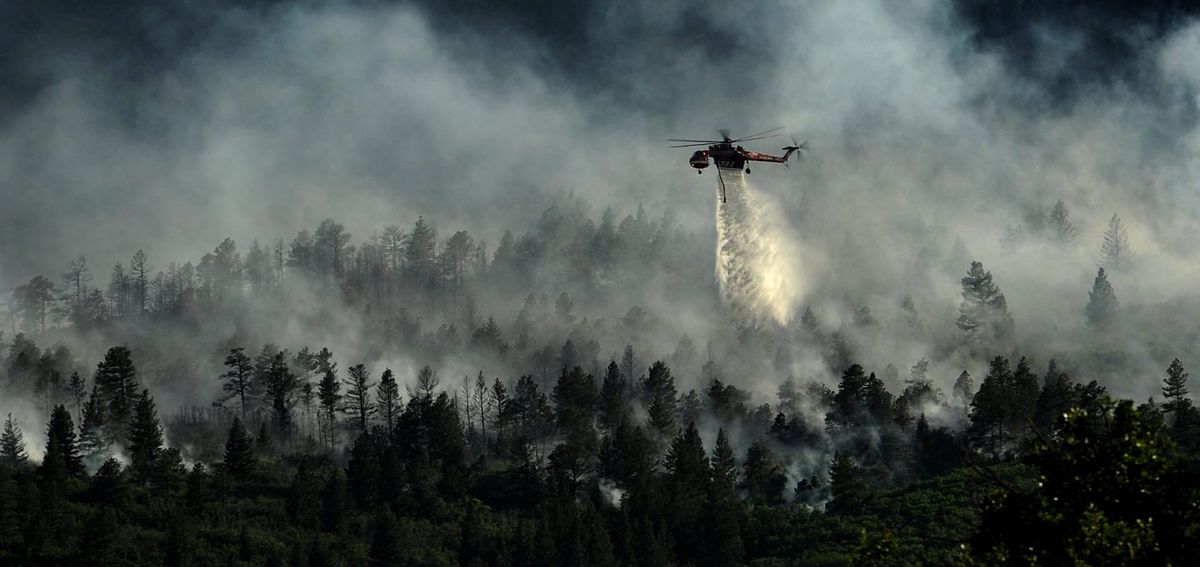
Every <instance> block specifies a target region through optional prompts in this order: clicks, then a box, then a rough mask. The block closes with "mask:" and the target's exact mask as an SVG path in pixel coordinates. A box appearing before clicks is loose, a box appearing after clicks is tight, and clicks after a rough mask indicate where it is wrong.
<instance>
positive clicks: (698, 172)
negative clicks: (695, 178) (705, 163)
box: [696, 169, 704, 175]
mask: <svg viewBox="0 0 1200 567" xmlns="http://www.w3.org/2000/svg"><path fill="white" fill-rule="evenodd" d="M701 173H704V172H703V171H700V170H699V169H697V170H696V175H700V174H701Z"/></svg>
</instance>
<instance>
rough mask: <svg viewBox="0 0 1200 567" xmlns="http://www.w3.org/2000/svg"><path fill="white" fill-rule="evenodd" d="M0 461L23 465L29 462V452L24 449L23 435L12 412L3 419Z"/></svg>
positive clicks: (0, 437) (18, 465)
mask: <svg viewBox="0 0 1200 567" xmlns="http://www.w3.org/2000/svg"><path fill="white" fill-rule="evenodd" d="M0 463H5V464H8V465H12V466H16V467H23V466H25V465H26V464H27V463H29V453H27V452H26V451H25V436H24V434H22V433H21V428H20V427H17V422H16V421H13V416H12V414H11V413H10V414H8V419H5V420H4V434H3V435H2V436H0Z"/></svg>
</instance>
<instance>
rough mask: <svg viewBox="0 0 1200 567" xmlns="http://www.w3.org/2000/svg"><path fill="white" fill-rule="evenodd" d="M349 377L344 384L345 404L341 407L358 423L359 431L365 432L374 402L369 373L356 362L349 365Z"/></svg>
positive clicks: (373, 409) (373, 408) (372, 413)
mask: <svg viewBox="0 0 1200 567" xmlns="http://www.w3.org/2000/svg"><path fill="white" fill-rule="evenodd" d="M349 374H350V377H349V378H348V379H346V380H345V381H344V382H345V384H346V397H345V399H346V405H345V406H344V407H343V408H342V409H343V411H345V412H346V413H347V414H349V415H351V416H352V417H353V418H354V420H355V421H356V422H357V423H358V431H359V433H366V432H367V426H368V424H369V423H370V418H371V416H372V415H374V414H375V404H374V403H372V402H371V387H372V386H374V384H371V383H370V382H369V379H370V374H368V373H367V367H366V366H363V365H362V364H356V365H354V366H351V367H350V372H349Z"/></svg>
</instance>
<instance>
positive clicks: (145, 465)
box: [129, 389, 163, 483]
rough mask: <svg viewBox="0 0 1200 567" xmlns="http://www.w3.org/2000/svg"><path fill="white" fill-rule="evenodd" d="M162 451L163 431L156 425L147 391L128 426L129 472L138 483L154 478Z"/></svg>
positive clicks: (152, 400)
mask: <svg viewBox="0 0 1200 567" xmlns="http://www.w3.org/2000/svg"><path fill="white" fill-rule="evenodd" d="M162 450H163V431H162V426H160V425H159V423H158V413H157V411H156V410H155V408H154V399H153V398H151V397H150V391H149V390H145V389H143V390H142V395H141V396H140V397H139V398H138V401H137V404H135V405H134V410H133V420H132V421H131V422H130V424H129V459H130V465H129V469H130V472H132V473H133V477H134V478H135V479H137V480H138V481H139V482H142V483H146V482H149V481H150V478H151V477H152V476H154V474H155V472H156V470H157V468H158V460H159V457H160V456H161V455H162Z"/></svg>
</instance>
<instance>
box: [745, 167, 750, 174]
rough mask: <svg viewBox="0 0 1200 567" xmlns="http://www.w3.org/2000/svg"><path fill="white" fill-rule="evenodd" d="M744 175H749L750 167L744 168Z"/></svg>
mask: <svg viewBox="0 0 1200 567" xmlns="http://www.w3.org/2000/svg"><path fill="white" fill-rule="evenodd" d="M746 175H750V168H748V167H747V168H746Z"/></svg>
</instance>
